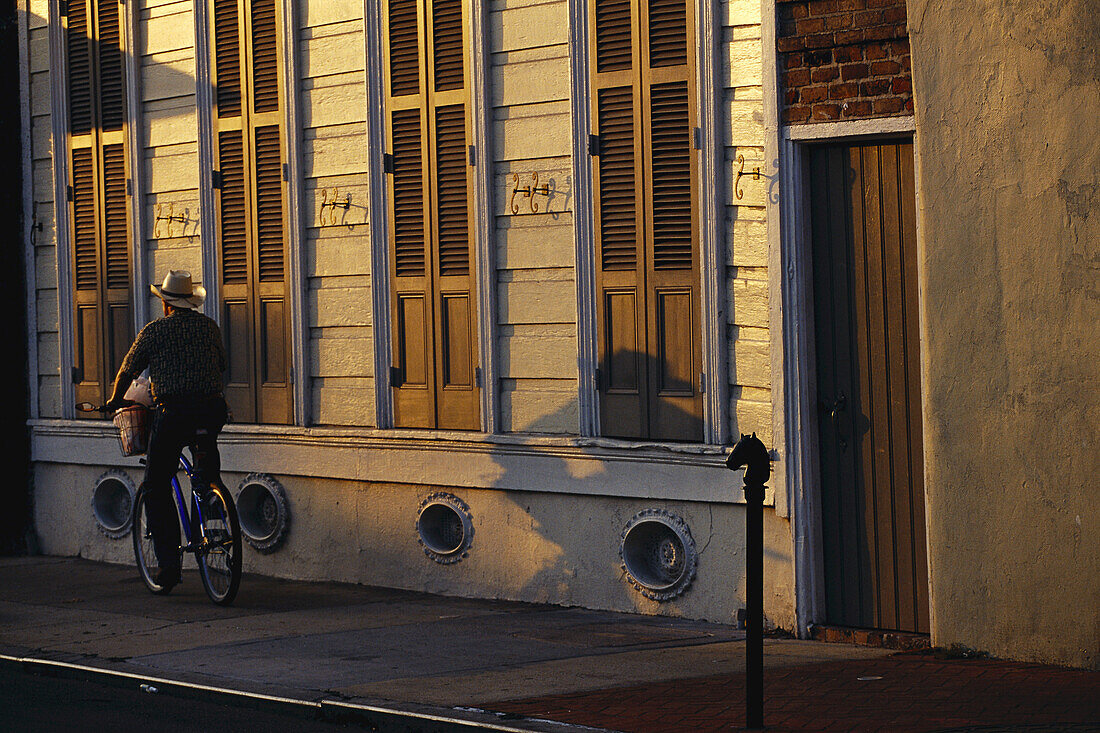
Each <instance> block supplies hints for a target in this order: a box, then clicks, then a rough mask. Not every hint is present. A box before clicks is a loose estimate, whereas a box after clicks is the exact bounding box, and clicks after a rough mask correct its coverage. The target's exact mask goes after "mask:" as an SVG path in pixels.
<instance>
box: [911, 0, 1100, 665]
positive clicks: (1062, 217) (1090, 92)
mask: <svg viewBox="0 0 1100 733" xmlns="http://www.w3.org/2000/svg"><path fill="white" fill-rule="evenodd" d="M908 8H909V25H910V39H911V42H912V48H913V77H914V87H915V94H916V114H917V154H918V169H919V187H920V212H921V219H920V227H921V233H920V238H921V267H922V277H921V287H922V313H921V317H922V329H921V331H922V338H923V346H924V352H923V358H924V365H923V369H924V386H925V403H924V409H925V464H926V476H927V501H928V530H929V531H928V543H929V565H930V568H929V569H930V575H931V583H932V587H931V599H932V628H933V642H934V643H935V644H937V645H950V644H955V643H958V644H963V645H966V646H968V647H972V648H976V649H980V650H984V651H987V652H989V653H991V654H994V655H997V656H1004V657H1011V658H1016V659H1024V660H1037V661H1046V662H1054V663H1059V664H1068V665H1077V666H1084V667H1092V668H1096V667H1098V666H1100V533H1098V532H1097V523H1098V521H1100V513H1098V506H1100V502H1098V498H1097V497H1098V488H1100V480H1098V479H1097V476H1098V474H1100V450H1098V444H1097V436H1098V432H1100V431H1098V425H1100V359H1098V357H1100V327H1098V324H1100V135H1098V134H1097V133H1098V132H1100V128H1098V122H1097V121H1098V120H1100V55H1098V54H1097V52H1096V49H1097V45H1098V43H1100V15H1097V13H1096V5H1095V2H1093V0H1066V1H1065V2H1061V3H1023V2H1009V1H1007V0H911V1H910V2H909V5H908Z"/></svg>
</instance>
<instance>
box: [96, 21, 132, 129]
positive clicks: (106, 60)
mask: <svg viewBox="0 0 1100 733" xmlns="http://www.w3.org/2000/svg"><path fill="white" fill-rule="evenodd" d="M118 10H119V8H118V2H117V0H99V7H98V11H99V19H98V20H99V23H98V25H99V27H98V34H97V37H96V38H97V42H96V51H97V53H98V56H99V59H98V60H99V110H100V122H101V125H102V128H103V130H105V131H106V130H121V129H122V123H123V121H124V120H125V119H126V106H125V100H124V91H123V88H124V84H123V79H122V37H121V35H120V32H119V25H118V23H119V20H118V15H119V14H118Z"/></svg>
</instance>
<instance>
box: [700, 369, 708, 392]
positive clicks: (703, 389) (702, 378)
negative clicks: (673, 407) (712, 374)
mask: <svg viewBox="0 0 1100 733" xmlns="http://www.w3.org/2000/svg"><path fill="white" fill-rule="evenodd" d="M699 391H700V392H706V391H707V375H706V374H705V373H704V372H699Z"/></svg>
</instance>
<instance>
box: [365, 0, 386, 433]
mask: <svg viewBox="0 0 1100 733" xmlns="http://www.w3.org/2000/svg"><path fill="white" fill-rule="evenodd" d="M363 38H364V49H363V53H364V54H365V55H366V58H365V64H366V67H365V70H366V98H367V99H366V101H367V109H366V126H367V136H366V143H367V177H368V178H367V181H368V182H367V185H368V190H369V193H368V195H369V197H370V211H371V215H370V216H369V217H368V222H367V226H368V227H369V231H370V253H371V274H370V279H371V332H372V335H373V337H374V419H375V425H377V426H378V427H379V428H383V429H384V428H390V427H392V426H393V394H392V391H391V390H390V380H389V374H390V366H392V356H391V353H390V340H391V338H392V336H391V332H392V329H391V324H390V263H389V253H388V252H387V249H388V246H387V243H388V241H389V222H388V221H387V218H388V217H387V216H386V214H385V213H384V212H385V211H386V174H385V171H384V170H383V168H382V155H383V153H384V152H385V150H386V123H385V117H384V115H383V112H384V110H385V108H386V99H385V89H383V88H382V84H383V81H382V80H383V78H384V72H383V69H382V48H383V45H382V6H381V1H380V0H363ZM378 212H382V213H381V214H380V215H376V214H378Z"/></svg>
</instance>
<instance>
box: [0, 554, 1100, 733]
mask: <svg viewBox="0 0 1100 733" xmlns="http://www.w3.org/2000/svg"><path fill="white" fill-rule="evenodd" d="M743 639H744V636H743V634H742V633H741V632H739V631H737V630H735V629H733V628H731V627H728V626H721V625H717V624H708V623H702V622H695V621H685V620H678V619H667V618H654V617H644V616H632V615H627V614H615V613H606V612H600V611H588V610H584V609H565V608H560V607H556V606H540V605H534V604H524V603H510V602H502V601H480V600H468V599H457V598H444V597H439V596H431V595H427V594H422V593H413V592H407V591H399V590H389V589H380V588H368V587H363V586H354V585H344V584H337V583H304V582H294V581H283V580H274V579H270V578H262V577H258V576H250V575H249V576H245V579H244V581H243V583H242V587H241V593H240V596H239V597H238V600H237V603H236V604H235V605H234V606H233V607H231V608H219V607H216V606H214V605H212V604H211V603H209V601H208V600H207V599H206V596H205V595H204V594H203V592H202V588H201V585H200V583H199V580H198V577H197V575H196V573H195V572H194V571H185V573H184V581H183V583H182V584H181V585H180V586H179V587H177V588H176V589H175V590H174V591H173V593H172V594H171V595H170V596H167V597H157V596H152V595H150V594H149V593H148V592H147V591H146V590H145V589H144V586H142V585H141V582H140V580H138V578H137V574H136V572H135V571H134V570H133V568H130V567H126V566H115V565H105V564H99V563H92V562H88V561H84V560H78V559H71V558H44V557H35V558H0V655H4V656H5V657H7V663H9V664H11V663H13V662H12V660H13V658H15V659H20V660H32V659H33V660H52V661H55V662H59V663H63V664H65V665H76V666H77V667H79V669H77V668H75V667H74V668H70V669H71V670H72V671H71V672H70V674H97V673H98V672H96V671H95V670H99V671H103V672H109V673H111V674H113V675H116V676H119V675H132V677H119V679H123V680H125V681H127V683H129V681H133V683H134V684H136V683H137V681H139V680H142V679H156V680H175V681H178V682H180V683H186V684H191V685H201V686H203V687H204V689H205V688H207V687H209V688H224V689H227V690H234V691H240V692H244V693H251V694H253V695H266V696H277V697H280V698H286V699H287V702H289V701H301V703H302V704H303V705H306V704H308V705H311V706H313V707H312V708H310V709H311V710H316V711H322V710H329V709H331V708H332V707H333V706H346V709H347V710H352V709H356V710H367V709H368V708H369V709H371V710H377V711H382V712H379V713H376V714H392V715H395V716H396V715H406V716H420V717H419V718H417V720H423V721H429V720H430V721H432V722H431V725H429V724H428V723H424V727H423V728H422V729H423V730H443V729H446V725H453V726H458V727H454V728H452V729H456V730H457V729H461V722H462V721H466V722H467V723H470V724H474V725H491V726H493V727H495V728H496V729H498V730H514V731H516V730H520V731H522V730H537V731H562V732H563V733H565V732H566V731H570V730H582V729H583V728H582V726H587V727H589V728H603V729H609V730H619V731H629V732H631V733H642V732H643V731H670V732H671V731H676V732H677V733H681V732H686V731H700V732H701V731H712V730H730V729H731V728H734V729H735V728H737V727H738V726H740V725H743V722H744V666H743V664H744V642H743ZM764 653H765V666H766V672H765V690H766V701H765V722H766V723H767V725H768V729H769V730H776V731H780V730H860V731H862V730H875V729H887V730H912V731H935V730H947V729H960V728H966V727H968V726H969V727H971V729H973V726H1002V728H996V730H1004V729H1009V730H1067V731H1084V730H1100V673H1096V672H1084V671H1079V670H1066V669H1060V668H1054V667H1042V666H1037V665H1023V664H1014V663H1007V662H995V661H984V660H941V659H937V658H935V657H934V656H932V655H931V654H923V655H922V654H914V653H906V654H891V653H890V652H887V651H884V650H880V649H870V648H865V647H858V646H850V645H846V644H823V643H820V642H812V641H799V640H793V639H791V640H780V639H773V640H768V641H767V642H766V643H765V650H764ZM21 663H22V664H23V666H24V668H25V669H28V668H29V669H34V670H41V669H45V667H43V666H42V665H41V664H37V665H36V664H32V663H30V662H26V661H24V662H21ZM861 677H862V678H865V679H863V680H860V679H859V678H861ZM210 694H217V693H216V692H215V691H210ZM253 700H255V698H253ZM364 715H365V713H364ZM0 720H2V712H0ZM409 720H411V718H406V719H405V720H403V722H402V726H403V729H407V730H414V729H417V728H416V725H414V724H413V723H410V722H409ZM440 721H452V722H451V723H446V724H444V723H441V722H440ZM440 726H443V727H440ZM1003 726H1009V728H1004V727H1003ZM1026 726H1038V727H1034V728H1027V727H1026ZM382 729H383V730H385V729H386V728H385V727H384V726H383V727H382ZM466 729H472V728H469V727H467V728H466ZM988 730H994V729H993V728H990V729H988Z"/></svg>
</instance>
